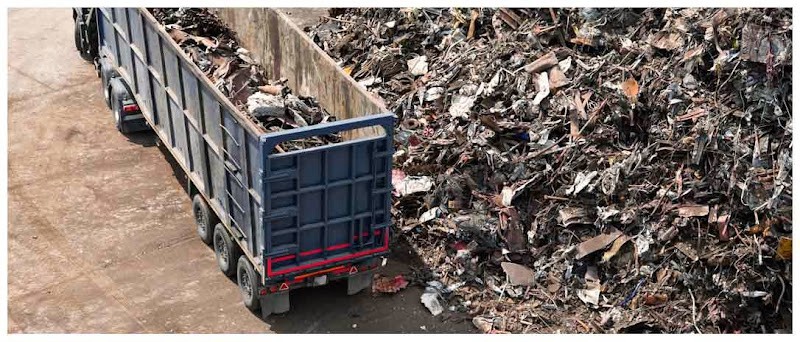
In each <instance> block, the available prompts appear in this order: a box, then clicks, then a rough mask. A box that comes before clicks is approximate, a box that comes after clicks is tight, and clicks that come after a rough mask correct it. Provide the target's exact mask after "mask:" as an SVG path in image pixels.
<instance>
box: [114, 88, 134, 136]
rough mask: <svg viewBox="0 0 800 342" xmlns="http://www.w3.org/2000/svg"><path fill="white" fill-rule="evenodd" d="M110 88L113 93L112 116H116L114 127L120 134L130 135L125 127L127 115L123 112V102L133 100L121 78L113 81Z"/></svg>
mask: <svg viewBox="0 0 800 342" xmlns="http://www.w3.org/2000/svg"><path fill="white" fill-rule="evenodd" d="M108 88H109V89H110V93H111V95H110V97H111V114H113V115H114V126H116V127H117V130H118V131H119V132H120V133H122V134H125V133H128V129H127V127H126V126H125V113H123V111H122V107H123V106H124V104H123V101H125V100H129V99H130V98H131V96H130V94H129V92H128V87H126V86H125V84H123V83H122V80H121V79H120V78H118V77H116V78H113V79H111V84H110V85H109V86H108Z"/></svg>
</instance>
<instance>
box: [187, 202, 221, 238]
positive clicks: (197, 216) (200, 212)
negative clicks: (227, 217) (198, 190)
mask: <svg viewBox="0 0 800 342" xmlns="http://www.w3.org/2000/svg"><path fill="white" fill-rule="evenodd" d="M192 211H194V221H195V223H197V235H199V236H200V240H203V242H204V243H205V244H206V245H210V244H212V243H213V242H214V228H213V227H214V226H215V225H216V224H217V223H218V222H219V220H218V219H217V217H216V216H215V215H214V213H213V212H212V211H211V208H209V207H208V203H206V200H205V199H203V196H200V195H199V194H197V195H194V198H192Z"/></svg>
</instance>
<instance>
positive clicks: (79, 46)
mask: <svg viewBox="0 0 800 342" xmlns="http://www.w3.org/2000/svg"><path fill="white" fill-rule="evenodd" d="M72 17H73V19H74V20H75V49H76V50H78V52H79V53H80V52H81V51H83V44H82V43H81V25H80V19H79V18H78V17H77V16H76V15H75V12H74V11H73V12H72ZM81 57H82V56H81Z"/></svg>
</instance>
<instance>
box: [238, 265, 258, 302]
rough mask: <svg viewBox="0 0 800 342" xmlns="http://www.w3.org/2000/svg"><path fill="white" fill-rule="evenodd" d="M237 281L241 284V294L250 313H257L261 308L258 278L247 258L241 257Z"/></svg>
mask: <svg viewBox="0 0 800 342" xmlns="http://www.w3.org/2000/svg"><path fill="white" fill-rule="evenodd" d="M236 280H237V283H238V284H239V292H241V293H242V302H244V306H246V307H247V308H248V309H250V311H253V312H256V311H258V309H260V308H261V301H260V300H259V298H258V277H257V276H256V271H255V270H253V266H252V265H250V261H249V260H247V257H246V256H244V255H242V256H241V257H239V263H238V265H237V267H236Z"/></svg>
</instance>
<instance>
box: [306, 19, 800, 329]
mask: <svg viewBox="0 0 800 342" xmlns="http://www.w3.org/2000/svg"><path fill="white" fill-rule="evenodd" d="M330 16H331V17H330V18H322V19H321V20H320V22H319V23H318V24H317V25H316V26H314V27H310V28H307V31H308V33H309V35H310V36H311V37H312V39H313V40H314V41H315V42H316V43H317V44H318V45H319V46H320V47H321V48H322V49H323V50H324V51H326V52H327V53H328V54H329V55H330V56H331V57H332V58H333V59H334V60H336V61H337V62H338V63H340V65H341V67H342V68H343V70H345V72H348V73H349V74H350V75H351V76H353V77H354V78H355V79H356V81H358V83H359V84H361V85H362V86H363V87H365V88H366V89H367V90H369V91H371V92H373V93H375V94H377V95H379V96H380V97H382V98H383V99H385V100H386V102H387V104H388V105H389V107H390V109H391V110H393V111H394V112H395V113H397V115H398V117H399V120H398V127H397V130H396V137H397V141H396V146H397V154H396V155H395V160H394V162H395V170H394V175H393V182H394V183H395V184H394V186H395V196H394V206H393V215H394V222H395V224H396V227H397V229H398V231H399V232H401V234H402V236H404V237H405V238H406V240H407V241H408V242H409V243H410V244H411V245H412V246H413V247H414V249H415V250H416V252H417V253H418V254H419V256H420V258H421V259H422V260H423V261H424V262H425V264H426V266H427V268H428V269H429V272H427V274H422V275H421V276H422V279H423V281H426V283H425V286H426V290H425V294H424V295H423V297H422V298H421V300H422V302H423V303H424V304H425V305H426V306H427V307H428V309H430V310H431V312H432V313H433V314H435V315H438V314H443V315H444V316H448V315H458V313H459V312H466V313H469V314H470V315H472V316H473V319H472V321H473V323H474V324H475V326H476V327H478V328H479V329H481V330H482V331H485V332H548V331H561V332H647V331H662V332H704V333H717V332H723V333H733V332H786V331H791V315H792V313H791V304H792V298H791V297H792V295H791V292H792V274H791V241H792V238H791V235H792V217H791V209H792V204H791V200H792V176H791V168H792V161H791V150H792V146H791V139H792V130H791V126H792V96H791V95H792V83H791V82H792V77H791V76H792V72H791V68H792V67H791V36H792V29H791V25H792V18H791V10H789V9H626V8H618V9H552V10H550V9H513V10H512V9H430V8H425V9H333V10H331V11H330ZM418 276H420V275H418Z"/></svg>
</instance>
